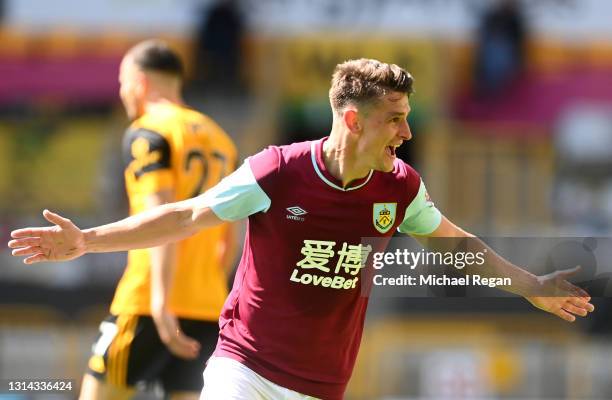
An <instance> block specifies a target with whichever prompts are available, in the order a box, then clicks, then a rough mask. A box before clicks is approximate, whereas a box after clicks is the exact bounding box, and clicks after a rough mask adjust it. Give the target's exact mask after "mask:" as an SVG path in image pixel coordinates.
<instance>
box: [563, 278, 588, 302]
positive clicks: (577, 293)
mask: <svg viewBox="0 0 612 400" xmlns="http://www.w3.org/2000/svg"><path fill="white" fill-rule="evenodd" d="M559 286H560V287H561V288H562V289H563V290H565V291H566V292H567V293H568V294H569V295H570V296H574V297H578V298H583V299H585V300H586V301H589V300H591V296H589V294H588V293H587V292H586V291H585V290H584V289H582V288H580V287H578V286H576V285H574V284H573V283H571V282H568V281H566V280H562V281H561V282H559Z"/></svg>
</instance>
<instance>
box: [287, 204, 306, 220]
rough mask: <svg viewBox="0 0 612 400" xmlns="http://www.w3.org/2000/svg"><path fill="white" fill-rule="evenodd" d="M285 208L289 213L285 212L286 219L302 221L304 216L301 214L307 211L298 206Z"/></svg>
mask: <svg viewBox="0 0 612 400" xmlns="http://www.w3.org/2000/svg"><path fill="white" fill-rule="evenodd" d="M286 210H287V211H289V212H290V213H291V215H289V214H287V219H292V220H294V221H300V222H303V221H304V217H302V215H305V214H308V211H306V210H304V209H302V208H301V207H298V206H293V207H287V209H286Z"/></svg>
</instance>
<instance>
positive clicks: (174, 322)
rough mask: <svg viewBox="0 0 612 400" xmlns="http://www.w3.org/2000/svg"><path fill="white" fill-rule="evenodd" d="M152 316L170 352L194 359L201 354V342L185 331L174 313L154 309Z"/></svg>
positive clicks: (187, 358)
mask: <svg viewBox="0 0 612 400" xmlns="http://www.w3.org/2000/svg"><path fill="white" fill-rule="evenodd" d="M152 317H153V321H154V322H155V327H156V328H157V333H158V334H159V337H160V339H161V341H162V342H163V343H164V344H165V345H166V347H167V348H168V350H169V351H170V353H172V354H174V355H175V356H177V357H180V358H184V359H186V360H192V359H194V358H196V357H197V356H198V354H200V343H199V342H198V341H197V340H195V339H194V338H191V337H189V336H187V335H185V333H183V331H182V329H181V326H180V325H179V322H178V318H176V316H175V315H174V314H171V313H169V312H168V311H155V310H153V312H152Z"/></svg>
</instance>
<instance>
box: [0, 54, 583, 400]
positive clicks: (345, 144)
mask: <svg viewBox="0 0 612 400" xmlns="http://www.w3.org/2000/svg"><path fill="white" fill-rule="evenodd" d="M411 92H412V77H411V76H410V74H409V73H407V72H406V71H404V70H403V69H401V68H400V67H398V66H397V65H392V64H385V63H382V62H379V61H376V60H369V59H360V60H351V61H347V62H345V63H342V64H339V65H338V66H337V67H336V70H335V72H334V75H333V79H332V86H331V89H330V92H329V97H330V102H331V106H332V110H333V117H334V118H333V126H332V129H331V133H330V135H329V136H328V137H324V138H322V139H319V140H315V141H312V142H303V143H294V144H291V145H288V146H282V147H275V146H272V147H269V148H267V149H266V150H263V151H262V152H260V153H258V154H256V155H254V156H252V157H250V158H248V159H247V160H246V161H245V162H244V164H243V165H242V166H241V167H240V168H238V170H236V172H234V173H233V174H231V175H230V176H228V177H227V178H225V179H224V180H222V181H221V182H220V183H219V184H218V185H216V186H214V187H213V188H211V189H209V190H208V191H207V192H205V193H204V194H203V195H201V196H198V197H196V198H193V199H189V200H185V201H181V202H177V203H172V204H166V205H163V206H160V207H157V208H154V209H152V210H148V211H146V212H144V213H141V214H139V215H135V216H132V217H129V218H127V219H124V220H122V221H118V222H115V223H111V224H108V225H104V226H99V227H95V228H90V229H84V230H81V229H79V228H78V227H76V226H75V225H74V224H73V223H72V222H71V221H70V220H69V219H66V218H64V217H62V216H59V215H57V214H54V213H52V212H50V211H47V210H45V211H44V213H43V215H44V217H45V218H46V219H47V220H48V221H49V222H51V223H53V224H54V226H53V227H47V228H25V229H19V230H16V231H14V232H12V237H13V238H14V239H13V240H11V241H10V242H9V247H11V248H13V249H14V250H13V255H15V256H27V258H25V260H24V262H25V263H26V264H31V263H36V262H41V261H60V260H70V259H74V258H76V257H79V256H81V255H83V254H85V253H90V252H108V251H121V250H127V249H135V248H145V247H150V246H158V245H161V244H164V243H169V242H173V241H177V240H181V239H184V238H186V237H188V236H190V235H193V234H196V233H197V232H199V231H200V230H201V229H203V228H208V227H211V226H216V225H218V224H220V223H222V222H223V221H234V220H239V219H242V218H248V227H247V234H246V239H245V246H244V251H243V254H242V259H241V261H240V265H239V266H238V271H237V274H236V278H235V280H234V285H233V289H232V291H231V293H230V295H229V297H228V299H227V300H226V302H225V305H224V308H223V311H222V313H221V317H220V320H219V327H220V333H219V341H218V343H217V348H216V350H215V353H214V356H213V357H212V358H211V359H210V360H209V361H208V363H207V367H206V369H205V371H204V388H203V391H202V398H203V399H206V400H221V399H223V400H227V399H244V400H246V399H249V400H252V399H279V398H284V399H309V398H323V399H332V400H334V399H341V398H342V397H343V393H344V391H345V388H346V385H347V382H348V380H349V377H350V375H351V371H352V369H353V366H354V363H355V359H356V356H357V351H358V348H359V342H360V340H361V335H362V331H363V324H364V318H365V312H366V307H367V302H368V298H367V296H362V293H361V287H362V285H366V284H367V283H366V282H363V281H362V280H360V278H361V277H362V276H363V275H364V274H359V271H360V270H361V268H363V266H364V264H365V262H366V260H367V257H368V254H369V253H370V252H374V251H382V250H384V246H385V245H386V242H387V240H388V239H390V238H391V236H392V234H393V232H394V231H395V230H396V229H398V230H399V231H401V232H404V233H406V234H410V235H415V236H418V237H421V238H423V237H473V236H472V235H470V234H469V233H467V232H465V231H464V230H462V229H460V228H459V227H457V226H455V225H454V224H453V223H451V222H450V221H449V220H448V219H447V218H445V217H444V216H442V215H441V213H440V212H439V211H438V210H437V209H436V207H434V205H433V203H432V202H431V201H430V200H429V196H428V195H427V192H426V190H425V186H424V184H423V182H422V180H421V178H420V177H419V175H418V173H417V172H416V171H414V170H413V169H412V168H411V167H410V166H408V165H407V164H405V163H404V162H402V161H401V160H399V159H397V158H396V156H395V150H396V148H397V147H398V146H399V145H401V144H402V143H403V142H404V141H407V140H409V139H410V138H411V133H410V128H409V126H408V123H407V121H406V118H407V116H408V113H409V112H410V105H409V96H410V94H411ZM373 215H374V218H373ZM366 237H378V238H382V239H383V240H377V241H375V242H376V244H375V245H374V246H363V245H362V244H361V243H362V238H366ZM483 246H484V244H483ZM375 247H380V248H375ZM490 253H492V254H489V258H491V259H492V260H489V261H490V262H489V264H490V266H489V267H488V269H489V271H488V275H489V276H493V277H495V276H500V277H501V276H510V277H512V278H513V279H514V282H515V283H516V284H515V285H513V287H512V288H509V290H512V291H514V292H515V293H518V294H521V295H523V296H525V297H527V298H528V300H529V301H530V302H531V303H532V304H534V305H535V306H536V307H538V308H541V309H543V310H545V311H548V312H551V313H553V314H556V315H558V316H559V317H561V318H563V319H566V320H568V321H573V320H574V319H575V317H574V315H579V316H585V315H587V313H588V312H589V311H592V310H593V306H592V305H591V304H590V303H589V301H590V298H589V297H588V295H587V294H586V293H583V292H580V295H576V293H577V292H578V290H579V289H578V288H576V287H573V286H571V284H569V283H568V282H567V281H565V279H564V276H561V277H559V276H558V275H555V276H545V277H536V276H534V275H531V274H530V273H528V272H526V271H524V270H523V269H521V268H519V267H517V266H514V265H513V264H511V263H509V262H507V261H505V260H503V259H502V258H501V257H499V256H497V255H496V254H495V253H494V252H490ZM536 288H542V289H545V288H551V289H556V290H557V292H556V293H561V294H560V295H557V296H555V297H535V296H531V295H530V294H533V293H534V292H535V291H534V289H536ZM542 293H543V292H542Z"/></svg>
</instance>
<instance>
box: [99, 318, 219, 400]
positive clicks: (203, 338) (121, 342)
mask: <svg viewBox="0 0 612 400" xmlns="http://www.w3.org/2000/svg"><path fill="white" fill-rule="evenodd" d="M179 323H180V325H181V329H182V330H183V332H184V333H185V334H186V335H187V336H190V337H192V338H194V339H196V340H197V341H198V342H200V344H201V345H202V347H201V350H200V355H199V356H198V358H196V359H193V360H185V359H182V358H179V357H176V356H174V355H172V354H171V353H170V351H169V350H168V348H167V347H166V346H165V345H164V344H163V343H162V341H161V339H160V338H159V335H158V333H157V329H156V328H155V323H154V322H153V319H152V318H151V317H150V316H142V315H123V314H121V315H118V316H116V315H110V316H109V317H108V318H106V319H105V320H104V321H102V323H101V324H100V334H99V335H98V337H97V338H96V341H95V342H94V345H93V347H92V355H91V357H90V358H89V362H88V365H87V373H88V374H90V375H93V376H94V377H96V378H97V379H100V380H102V381H105V382H107V383H109V384H112V385H114V386H118V387H122V388H126V387H134V386H137V385H141V384H144V385H150V384H152V383H156V382H159V383H160V384H161V385H162V387H163V388H164V391H165V392H167V393H169V392H176V391H181V392H182V391H189V392H195V391H197V392H199V391H201V390H202V386H203V385H204V381H203V377H202V373H203V372H204V367H205V363H206V361H207V360H208V358H209V357H210V356H211V355H212V352H213V350H214V349H215V346H216V344H217V337H218V335H219V325H218V324H217V323H216V322H211V321H201V320H191V319H183V318H179Z"/></svg>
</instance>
